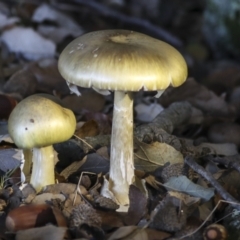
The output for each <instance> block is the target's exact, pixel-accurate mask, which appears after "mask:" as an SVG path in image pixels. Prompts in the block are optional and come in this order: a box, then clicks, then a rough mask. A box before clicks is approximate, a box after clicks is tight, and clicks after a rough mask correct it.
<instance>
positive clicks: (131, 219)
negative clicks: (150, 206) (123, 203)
mask: <svg viewBox="0 0 240 240" xmlns="http://www.w3.org/2000/svg"><path fill="white" fill-rule="evenodd" d="M129 201H130V206H129V209H128V213H127V216H126V218H125V220H124V222H125V223H126V225H137V224H138V223H139V221H140V220H141V219H142V218H143V216H144V215H145V214H146V213H147V197H146V196H145V195H144V193H142V192H141V191H140V190H139V189H138V188H137V187H135V186H134V185H131V186H130V189H129Z"/></svg>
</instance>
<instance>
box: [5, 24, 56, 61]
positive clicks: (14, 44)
mask: <svg viewBox="0 0 240 240" xmlns="http://www.w3.org/2000/svg"><path fill="white" fill-rule="evenodd" d="M1 40H2V42H4V43H5V44H6V46H7V48H8V50H9V51H10V52H14V53H16V54H22V55H23V56H24V57H25V58H26V59H28V60H39V59H42V58H48V57H54V54H55V50H56V45H55V44H54V43H53V42H52V41H50V40H48V39H46V38H44V37H42V36H41V35H40V34H38V33H37V32H36V31H34V30H33V29H32V28H24V27H14V28H11V29H10V30H7V31H4V32H3V34H2V37H1Z"/></svg>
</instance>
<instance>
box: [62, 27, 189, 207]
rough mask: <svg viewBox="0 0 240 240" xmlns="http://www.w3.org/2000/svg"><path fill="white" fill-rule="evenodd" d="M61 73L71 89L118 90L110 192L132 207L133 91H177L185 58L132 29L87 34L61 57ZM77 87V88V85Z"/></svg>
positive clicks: (181, 81)
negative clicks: (78, 87) (169, 89)
mask: <svg viewBox="0 0 240 240" xmlns="http://www.w3.org/2000/svg"><path fill="white" fill-rule="evenodd" d="M58 66H59V71H60V73H61V75H62V76H63V77H64V78H65V79H66V81H67V82H68V84H69V87H70V89H71V90H72V91H74V92H77V91H76V90H77V88H76V86H81V87H87V88H91V87H92V88H93V89H95V90H97V91H99V92H105V93H106V90H107V92H108V90H111V91H115V95H114V111H113V124H112V139H111V153H110V172H109V190H110V191H111V192H112V193H113V195H114V196H115V198H116V201H117V202H118V203H119V204H120V205H127V204H129V197H128V193H129V185H130V184H132V183H133V182H134V163H133V97H132V92H134V91H139V90H141V89H142V90H144V91H158V92H159V94H158V95H160V93H162V92H163V91H164V90H165V89H166V88H167V87H168V86H169V85H172V86H174V87H177V86H179V85H181V84H182V83H183V82H184V81H185V80H186V77H187V66H186V62H185V60H184V58H183V57H182V56H181V54H180V53H179V52H178V51H177V50H176V49H174V48H173V47H172V46H170V45H169V44H167V43H165V42H162V41H160V40H157V39H154V38H152V37H149V36H147V35H144V34H141V33H137V32H133V31H128V30H103V31H96V32H91V33H87V34H85V35H82V36H80V37H78V38H77V39H75V40H74V41H72V42H71V43H70V44H69V45H68V46H67V47H66V48H65V49H64V50H63V52H62V53H61V55H60V58H59V64H58ZM75 85H76V86H75Z"/></svg>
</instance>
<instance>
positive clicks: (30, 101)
mask: <svg viewBox="0 0 240 240" xmlns="http://www.w3.org/2000/svg"><path fill="white" fill-rule="evenodd" d="M50 98H51V97H50ZM75 128H76V119H75V116H74V114H73V112H72V111H71V110H68V109H66V108H62V107H61V106H60V105H58V104H57V103H55V102H53V101H52V100H50V99H48V98H46V96H45V97H44V96H41V95H38V94H36V95H32V96H30V97H27V98H25V99H24V100H22V101H21V102H20V103H19V104H18V105H17V106H16V107H15V108H14V109H13V111H12V113H11V114H10V117H9V120H8V132H9V134H10V136H11V137H12V139H13V141H14V143H15V144H16V145H17V146H18V147H19V148H23V149H31V148H34V147H37V148H40V147H45V146H49V145H52V144H54V143H58V142H63V141H66V140H68V139H69V138H70V137H71V136H72V135H73V133H74V131H75Z"/></svg>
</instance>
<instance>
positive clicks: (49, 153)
mask: <svg viewBox="0 0 240 240" xmlns="http://www.w3.org/2000/svg"><path fill="white" fill-rule="evenodd" d="M32 161H33V169H32V176H31V181H30V183H31V184H32V186H33V187H34V188H35V190H36V192H40V191H41V189H42V188H43V187H44V186H46V185H50V184H54V183H55V177H54V151H53V146H52V145H50V146H47V147H42V148H33V159H32Z"/></svg>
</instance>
